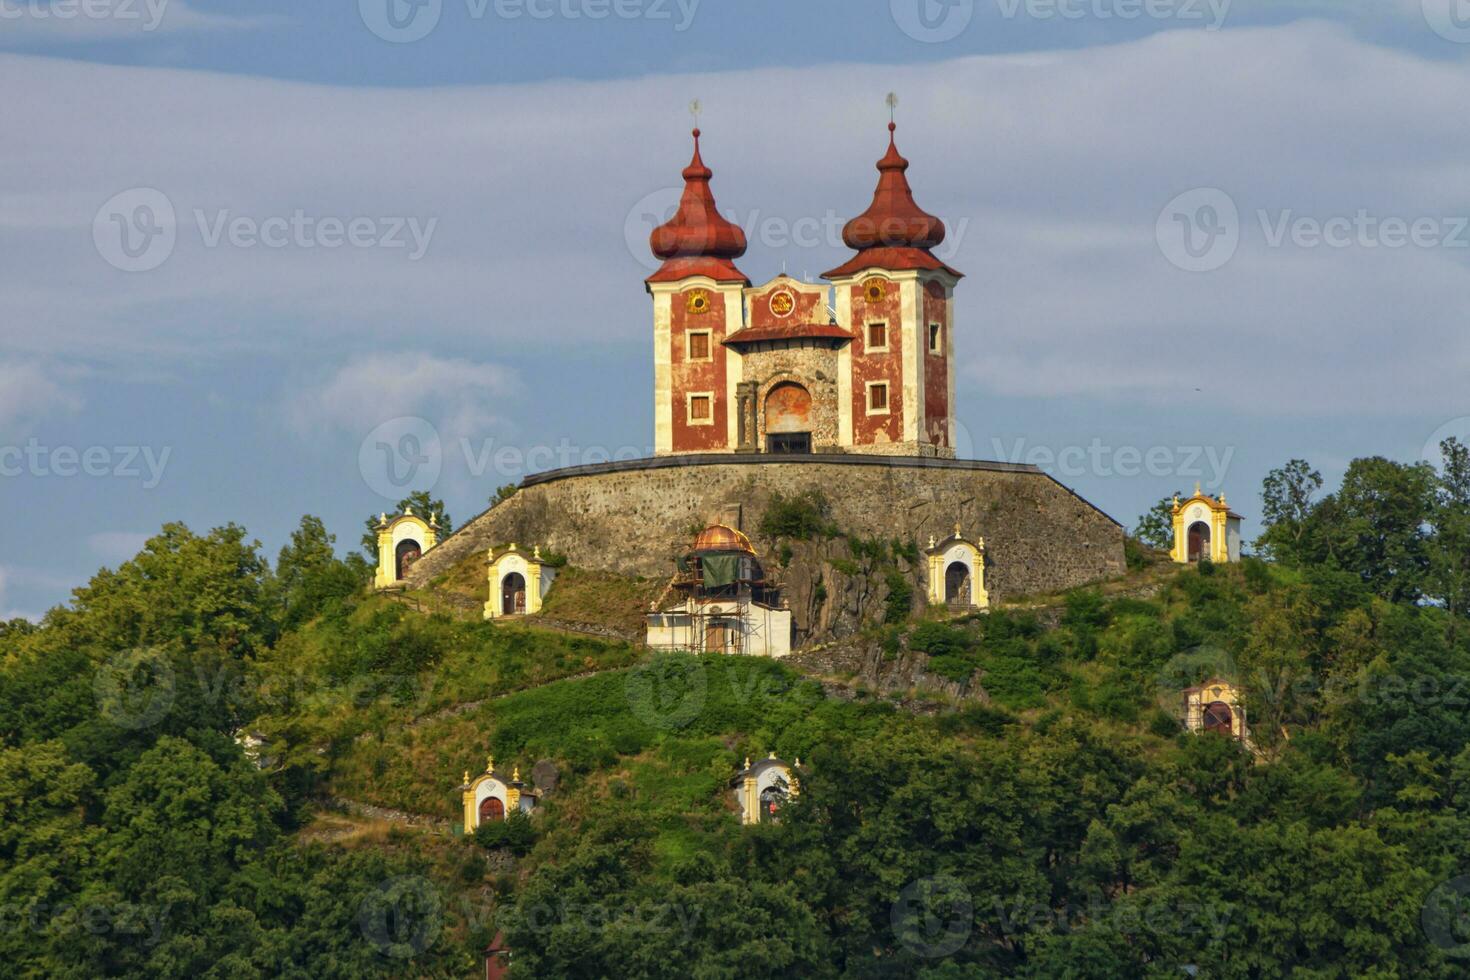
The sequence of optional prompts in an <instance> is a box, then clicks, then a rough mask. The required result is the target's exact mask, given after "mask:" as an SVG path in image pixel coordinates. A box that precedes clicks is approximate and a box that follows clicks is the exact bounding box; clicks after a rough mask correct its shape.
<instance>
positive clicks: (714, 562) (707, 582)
mask: <svg viewBox="0 0 1470 980" xmlns="http://www.w3.org/2000/svg"><path fill="white" fill-rule="evenodd" d="M699 563H700V566H701V567H702V568H703V569H704V587H705V588H706V589H718V588H720V587H721V586H724V585H734V584H735V582H736V581H737V580H738V579H739V578H740V556H739V555H704V556H702V557H701V558H700V559H699Z"/></svg>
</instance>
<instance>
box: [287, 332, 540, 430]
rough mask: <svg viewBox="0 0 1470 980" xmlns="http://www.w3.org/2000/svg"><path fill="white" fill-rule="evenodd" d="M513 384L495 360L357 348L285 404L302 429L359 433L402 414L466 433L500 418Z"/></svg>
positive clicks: (293, 422)
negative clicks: (355, 353)
mask: <svg viewBox="0 0 1470 980" xmlns="http://www.w3.org/2000/svg"><path fill="white" fill-rule="evenodd" d="M519 391H520V384H519V382H518V381H517V380H516V376H515V373H514V372H513V371H511V370H510V369H508V368H505V367H501V366H500V365H496V364H483V363H476V362H474V361H469V360H465V359H463V358H443V357H435V356H433V355H431V354H425V353H421V352H409V353H397V354H389V353H383V354H363V355H359V356H357V357H354V358H352V359H351V360H349V361H348V362H347V363H346V364H344V365H343V366H341V367H340V368H338V369H337V370H336V371H334V372H333V373H332V374H331V375H330V376H329V377H327V378H325V379H324V380H322V381H321V382H320V383H318V384H314V385H308V386H305V387H304V388H303V389H302V390H300V391H299V392H298V393H297V394H296V396H295V397H294V398H293V399H292V400H290V401H289V402H288V403H287V405H286V415H287V420H288V421H289V422H290V424H291V425H292V426H293V427H294V428H295V429H296V430H297V431H298V432H300V433H301V434H303V435H309V434H312V433H319V432H324V431H331V430H339V431H346V432H351V433H359V434H360V433H363V432H366V431H368V430H370V429H373V428H375V427H376V426H378V425H380V424H381V423H383V422H386V421H389V420H390V419H394V418H398V417H402V416H421V417H425V418H428V419H429V420H430V421H431V422H432V423H433V424H434V425H435V426H436V427H438V429H439V430H440V435H441V437H443V438H445V439H457V438H459V437H460V436H464V437H470V436H473V435H475V434H476V433H479V432H481V431H483V430H484V429H486V428H488V427H490V426H492V425H495V424H500V423H501V422H502V421H503V418H504V415H505V411H504V408H505V405H506V402H507V399H510V398H512V397H514V396H515V395H516V394H517V393H518V392H519Z"/></svg>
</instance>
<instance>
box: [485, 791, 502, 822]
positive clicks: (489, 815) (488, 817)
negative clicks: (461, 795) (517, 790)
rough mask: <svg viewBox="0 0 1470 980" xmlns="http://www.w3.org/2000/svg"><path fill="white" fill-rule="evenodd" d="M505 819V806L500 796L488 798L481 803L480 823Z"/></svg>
mask: <svg viewBox="0 0 1470 980" xmlns="http://www.w3.org/2000/svg"><path fill="white" fill-rule="evenodd" d="M504 819H505V804H504V803H502V802H500V797H498V796H487V797H485V798H484V799H483V800H481V801H480V823H489V822H490V821H492V820H504Z"/></svg>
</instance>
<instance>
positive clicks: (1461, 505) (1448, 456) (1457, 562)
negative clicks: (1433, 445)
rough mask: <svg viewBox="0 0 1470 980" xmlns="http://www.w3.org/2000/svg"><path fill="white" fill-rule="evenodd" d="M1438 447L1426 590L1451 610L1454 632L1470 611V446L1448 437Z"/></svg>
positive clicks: (1451, 625)
mask: <svg viewBox="0 0 1470 980" xmlns="http://www.w3.org/2000/svg"><path fill="white" fill-rule="evenodd" d="M1439 449H1440V456H1441V457H1442V458H1443V460H1444V463H1443V465H1442V467H1441V469H1440V474H1439V479H1438V485H1437V487H1436V494H1435V506H1434V518H1433V520H1434V539H1433V542H1432V544H1431V547H1430V553H1429V577H1428V583H1427V590H1428V592H1429V593H1430V594H1431V595H1433V596H1434V597H1435V598H1437V599H1439V600H1440V601H1441V602H1443V603H1444V605H1445V608H1446V609H1448V610H1449V612H1450V613H1451V616H1450V618H1449V620H1448V625H1449V628H1450V630H1451V634H1452V635H1453V632H1454V628H1455V624H1456V621H1457V619H1458V618H1459V617H1462V616H1464V615H1465V614H1466V613H1467V612H1470V447H1467V446H1466V445H1465V444H1464V443H1462V442H1460V441H1459V440H1458V439H1455V438H1449V439H1446V440H1445V441H1444V442H1442V443H1440V446H1439Z"/></svg>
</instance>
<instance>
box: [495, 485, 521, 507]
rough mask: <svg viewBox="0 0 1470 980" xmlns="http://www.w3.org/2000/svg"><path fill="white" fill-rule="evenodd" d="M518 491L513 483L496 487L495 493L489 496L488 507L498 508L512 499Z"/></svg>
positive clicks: (517, 487) (518, 488)
mask: <svg viewBox="0 0 1470 980" xmlns="http://www.w3.org/2000/svg"><path fill="white" fill-rule="evenodd" d="M518 490H520V487H519V486H517V485H516V484H514V483H507V484H505V485H504V486H501V487H496V488H495V492H494V493H493V494H491V495H490V506H491V507H499V506H500V505H501V504H503V503H505V502H506V501H507V500H509V499H510V498H511V497H514V496H515V495H516V492H517V491H518Z"/></svg>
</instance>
